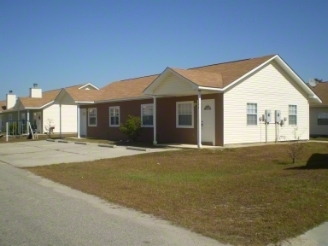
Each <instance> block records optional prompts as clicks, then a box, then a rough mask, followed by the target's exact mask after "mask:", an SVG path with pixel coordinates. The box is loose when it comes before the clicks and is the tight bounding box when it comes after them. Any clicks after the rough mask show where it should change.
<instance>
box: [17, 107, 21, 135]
mask: <svg viewBox="0 0 328 246" xmlns="http://www.w3.org/2000/svg"><path fill="white" fill-rule="evenodd" d="M19 115H20V112H19V110H18V111H17V134H19V135H20V134H21V125H20V120H19Z"/></svg>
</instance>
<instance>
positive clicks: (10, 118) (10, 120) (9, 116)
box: [8, 114, 13, 122]
mask: <svg viewBox="0 0 328 246" xmlns="http://www.w3.org/2000/svg"><path fill="white" fill-rule="evenodd" d="M8 121H9V122H12V121H13V115H12V114H9V115H8Z"/></svg>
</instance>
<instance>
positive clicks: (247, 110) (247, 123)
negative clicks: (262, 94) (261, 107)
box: [246, 103, 258, 126]
mask: <svg viewBox="0 0 328 246" xmlns="http://www.w3.org/2000/svg"><path fill="white" fill-rule="evenodd" d="M254 105H255V110H256V112H255V113H254V112H252V113H250V112H249V108H248V106H254ZM257 111H258V110H257V103H247V104H246V125H247V126H257V124H258V119H257ZM254 115H255V123H254V124H250V123H249V122H248V116H254Z"/></svg>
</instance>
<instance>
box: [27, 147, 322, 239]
mask: <svg viewBox="0 0 328 246" xmlns="http://www.w3.org/2000/svg"><path fill="white" fill-rule="evenodd" d="M302 144H303V149H302V154H301V155H300V156H299V158H298V159H297V161H296V163H295V164H291V158H290V157H289V156H288V154H287V149H288V145H285V144H284V145H267V146H261V147H247V148H239V149H224V150H206V149H204V150H181V151H168V152H161V153H154V154H144V155H138V156H131V157H123V158H116V159H108V160H99V161H94V162H85V163H73V164H62V165H52V166H44V167H35V168H28V170H30V171H32V172H34V173H36V174H38V175H41V176H44V177H47V178H49V179H52V180H54V181H56V182H59V183H62V184H65V185H68V186H70V187H73V188H75V189H78V190H81V191H84V192H86V193H90V194H94V195H96V196H99V197H101V198H103V199H106V200H108V201H110V202H114V203H117V204H121V205H124V206H127V207H130V208H134V209H137V210H140V211H143V212H145V213H150V214H153V215H156V216H158V217H161V218H163V219H167V220H170V221H172V222H173V223H174V224H176V225H180V226H183V227H185V228H189V229H190V230H192V231H195V232H198V233H201V234H203V235H206V236H209V237H212V238H215V239H217V240H219V241H221V242H228V243H231V244H233V245H266V244H268V243H271V242H278V241H280V240H282V239H286V238H290V237H295V236H297V235H299V234H301V233H303V232H305V231H307V230H309V229H311V228H313V227H314V226H316V225H318V224H320V223H322V222H324V221H328V205H327V204H328V195H327V193H328V143H327V144H326V143H302Z"/></svg>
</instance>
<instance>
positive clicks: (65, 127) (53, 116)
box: [43, 104, 77, 133]
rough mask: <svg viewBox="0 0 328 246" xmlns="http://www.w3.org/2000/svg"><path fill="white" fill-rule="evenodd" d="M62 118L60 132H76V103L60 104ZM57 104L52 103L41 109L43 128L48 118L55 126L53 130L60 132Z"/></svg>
mask: <svg viewBox="0 0 328 246" xmlns="http://www.w3.org/2000/svg"><path fill="white" fill-rule="evenodd" d="M61 107H62V108H61V115H62V116H61V119H62V127H61V128H62V133H76V132H77V107H76V105H62V106H61ZM59 119H60V117H59V105H58V104H53V105H51V106H49V107H47V108H45V109H44V110H43V129H44V131H46V129H45V127H46V126H47V125H48V122H49V120H52V121H53V125H54V126H55V129H54V132H55V133H59V132H60V125H59Z"/></svg>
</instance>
